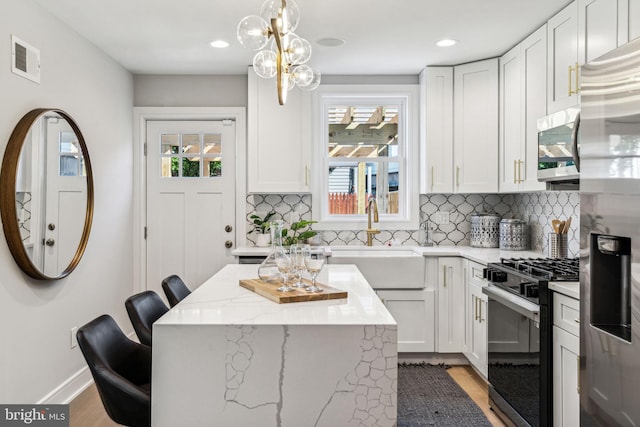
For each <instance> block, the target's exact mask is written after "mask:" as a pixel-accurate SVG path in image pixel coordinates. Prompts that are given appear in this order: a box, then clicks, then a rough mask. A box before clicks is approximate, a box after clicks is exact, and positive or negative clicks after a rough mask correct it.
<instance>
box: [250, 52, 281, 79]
mask: <svg viewBox="0 0 640 427" xmlns="http://www.w3.org/2000/svg"><path fill="white" fill-rule="evenodd" d="M253 71H255V73H256V74H257V75H258V76H259V77H262V78H263V79H270V78H271V77H273V76H275V75H276V72H277V61H276V54H275V53H273V52H272V51H270V50H261V51H260V52H258V53H256V55H255V56H254V57H253Z"/></svg>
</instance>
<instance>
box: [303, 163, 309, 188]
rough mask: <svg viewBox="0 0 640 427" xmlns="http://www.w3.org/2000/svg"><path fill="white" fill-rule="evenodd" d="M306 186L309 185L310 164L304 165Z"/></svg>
mask: <svg viewBox="0 0 640 427" xmlns="http://www.w3.org/2000/svg"><path fill="white" fill-rule="evenodd" d="M304 186H305V187H308V186H309V166H307V165H305V166H304Z"/></svg>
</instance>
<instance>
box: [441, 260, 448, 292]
mask: <svg viewBox="0 0 640 427" xmlns="http://www.w3.org/2000/svg"><path fill="white" fill-rule="evenodd" d="M442 277H443V280H442V287H444V288H446V287H447V266H446V265H443V266H442Z"/></svg>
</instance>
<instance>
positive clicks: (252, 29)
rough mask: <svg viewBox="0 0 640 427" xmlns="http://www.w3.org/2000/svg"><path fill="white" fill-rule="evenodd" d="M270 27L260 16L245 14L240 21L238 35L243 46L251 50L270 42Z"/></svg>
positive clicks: (260, 47)
mask: <svg viewBox="0 0 640 427" xmlns="http://www.w3.org/2000/svg"><path fill="white" fill-rule="evenodd" d="M269 28H270V26H269V24H268V23H267V21H265V20H264V19H263V18H261V17H260V16H257V15H250V16H245V17H244V18H242V20H241V21H240V23H238V28H237V30H236V35H237V37H238V41H239V42H240V44H241V45H242V46H244V47H245V48H247V49H250V50H258V49H262V48H263V47H265V46H266V45H267V43H268V42H269Z"/></svg>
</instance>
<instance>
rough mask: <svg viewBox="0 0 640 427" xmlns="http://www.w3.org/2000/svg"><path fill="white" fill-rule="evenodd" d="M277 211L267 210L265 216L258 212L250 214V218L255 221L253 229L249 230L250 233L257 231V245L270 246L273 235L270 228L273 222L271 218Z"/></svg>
mask: <svg viewBox="0 0 640 427" xmlns="http://www.w3.org/2000/svg"><path fill="white" fill-rule="evenodd" d="M275 214H276V213H275V211H271V212H267V213H266V214H265V216H264V217H261V216H260V215H258V214H253V215H251V216H249V219H250V220H251V221H253V229H252V230H251V231H249V233H254V232H255V233H257V234H256V241H255V245H256V246H260V247H264V246H269V243H270V241H271V235H270V234H269V229H270V228H271V223H270V222H269V220H270V219H271V218H272V217H273V216H274V215H275Z"/></svg>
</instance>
